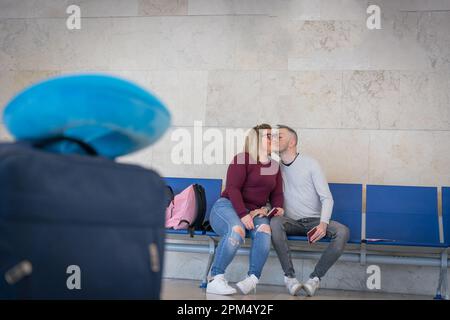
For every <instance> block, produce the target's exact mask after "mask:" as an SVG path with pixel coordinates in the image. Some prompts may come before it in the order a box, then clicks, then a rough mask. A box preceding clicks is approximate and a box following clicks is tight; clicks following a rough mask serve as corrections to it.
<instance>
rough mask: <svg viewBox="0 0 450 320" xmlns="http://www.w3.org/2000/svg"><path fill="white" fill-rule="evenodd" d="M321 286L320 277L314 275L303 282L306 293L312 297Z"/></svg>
mask: <svg viewBox="0 0 450 320" xmlns="http://www.w3.org/2000/svg"><path fill="white" fill-rule="evenodd" d="M319 286H320V280H319V278H318V277H314V278H312V279H309V280H308V281H306V282H305V283H304V284H303V289H305V291H306V294H307V295H308V296H309V297H312V296H313V295H314V293H315V292H316V290H317V289H319Z"/></svg>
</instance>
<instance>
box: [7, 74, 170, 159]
mask: <svg viewBox="0 0 450 320" xmlns="http://www.w3.org/2000/svg"><path fill="white" fill-rule="evenodd" d="M3 120H4V123H5V125H6V128H7V129H8V131H9V132H10V133H11V134H12V135H13V136H14V137H15V138H16V140H19V141H20V140H39V139H46V138H51V137H55V136H65V137H69V138H73V139H77V140H80V141H82V142H84V143H86V144H88V145H90V146H91V147H92V148H94V149H95V151H96V152H97V153H98V154H99V155H101V156H104V157H108V158H111V159H113V158H116V157H118V156H122V155H125V154H128V153H131V152H134V151H137V150H139V149H142V148H145V147H147V146H149V145H151V144H152V143H154V142H155V141H156V140H158V139H159V138H160V137H161V136H162V135H163V133H164V132H165V131H166V129H167V128H168V127H169V126H170V113H169V111H168V110H167V108H166V107H165V106H164V104H163V103H162V102H161V101H160V100H158V99H157V98H156V97H155V96H154V95H152V94H151V93H150V92H148V91H146V90H145V89H143V88H141V87H139V86H137V85H135V84H133V83H131V82H129V81H126V80H123V79H120V78H116V77H112V76H107V75H95V74H87V75H70V76H61V77H56V78H51V79H49V80H46V81H43V82H40V83H38V84H35V85H33V86H31V87H29V88H26V89H25V90H23V91H22V92H20V93H19V94H18V95H17V96H16V97H14V98H13V99H12V100H11V101H10V102H9V103H8V104H7V105H6V108H5V111H4V114H3ZM51 150H52V151H54V152H60V153H82V149H81V148H80V147H79V146H78V145H77V144H76V143H74V142H71V141H62V142H58V143H56V144H55V145H53V146H51Z"/></svg>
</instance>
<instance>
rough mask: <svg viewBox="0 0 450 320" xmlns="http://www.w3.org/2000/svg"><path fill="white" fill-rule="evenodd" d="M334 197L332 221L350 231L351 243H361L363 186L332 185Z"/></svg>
mask: <svg viewBox="0 0 450 320" xmlns="http://www.w3.org/2000/svg"><path fill="white" fill-rule="evenodd" d="M329 186H330V191H331V194H332V195H333V200H334V205H333V215H332V217H331V219H332V220H335V221H337V222H340V223H342V224H344V225H346V226H347V227H348V228H349V229H350V241H351V242H359V241H361V216H362V184H347V183H330V184H329Z"/></svg>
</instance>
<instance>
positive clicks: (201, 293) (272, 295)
mask: <svg viewBox="0 0 450 320" xmlns="http://www.w3.org/2000/svg"><path fill="white" fill-rule="evenodd" d="M231 285H233V284H231ZM432 298H433V297H431V296H419V295H408V294H392V293H380V292H359V291H344V290H329V289H320V290H319V291H318V295H316V296H315V297H306V296H305V295H304V293H303V292H302V294H301V295H300V296H296V297H292V296H290V295H289V294H288V293H287V292H286V289H285V288H284V287H282V286H271V285H259V286H258V288H257V291H256V294H250V295H247V296H244V295H241V294H236V295H233V296H219V295H214V294H206V292H205V289H201V288H199V281H192V280H178V279H164V280H163V289H162V299H163V300H191V299H194V300H203V299H206V300H258V299H261V300H303V299H314V300H328V299H336V300H342V299H343V300H355V299H356V300H367V299H369V300H380V299H382V300H391V299H395V300H417V299H425V300H430V299H432Z"/></svg>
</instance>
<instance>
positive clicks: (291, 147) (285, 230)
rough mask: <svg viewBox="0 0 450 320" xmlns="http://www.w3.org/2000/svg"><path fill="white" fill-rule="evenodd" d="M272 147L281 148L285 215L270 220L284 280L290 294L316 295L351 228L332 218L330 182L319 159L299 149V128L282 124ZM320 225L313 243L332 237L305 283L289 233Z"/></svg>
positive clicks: (275, 149) (298, 232)
mask: <svg viewBox="0 0 450 320" xmlns="http://www.w3.org/2000/svg"><path fill="white" fill-rule="evenodd" d="M272 139H273V141H272V149H273V150H274V151H279V153H280V158H281V165H280V167H281V173H282V177H283V192H284V214H282V215H276V216H275V217H273V218H272V219H271V221H270V227H271V229H272V244H273V246H274V248H275V251H276V252H277V255H278V258H279V260H280V263H281V266H282V268H283V271H284V275H285V277H284V282H285V284H286V287H287V289H288V291H289V293H290V294H292V295H296V294H297V293H298V292H299V291H300V289H301V288H303V289H304V290H305V291H306V294H307V295H308V296H313V295H314V293H315V292H316V290H317V289H318V288H319V285H320V279H321V278H322V277H323V276H325V274H326V272H327V271H328V269H330V268H331V266H332V265H333V264H334V263H335V262H336V261H337V260H338V259H339V257H340V256H341V254H342V252H343V251H344V248H345V245H346V243H347V242H348V239H349V235H350V232H349V229H348V228H347V227H346V226H344V225H342V224H340V223H338V222H336V221H332V220H330V218H331V213H332V211H333V197H332V195H331V192H330V189H329V187H328V182H327V180H326V178H325V175H324V174H323V172H322V170H321V168H320V165H319V164H318V162H317V161H316V160H314V159H312V158H310V157H308V156H306V155H303V154H300V153H298V152H297V142H298V137H297V133H296V132H295V130H293V129H292V128H290V127H288V126H284V125H279V126H278V134H274V135H273V136H272ZM314 227H317V230H316V232H315V233H314V235H313V236H312V239H311V240H312V242H317V241H319V240H320V239H322V238H323V237H327V238H330V239H331V242H330V243H329V245H328V247H327V248H326V250H325V251H324V252H323V254H322V256H321V258H320V260H319V261H318V263H317V264H316V267H315V269H314V271H313V272H312V273H311V275H310V279H309V280H308V281H307V282H305V283H304V284H301V283H300V282H299V281H298V280H297V279H296V277H295V270H294V267H293V264H292V259H291V255H290V250H289V246H288V241H287V235H295V236H306V235H307V233H308V231H310V230H311V229H313V228H314Z"/></svg>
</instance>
